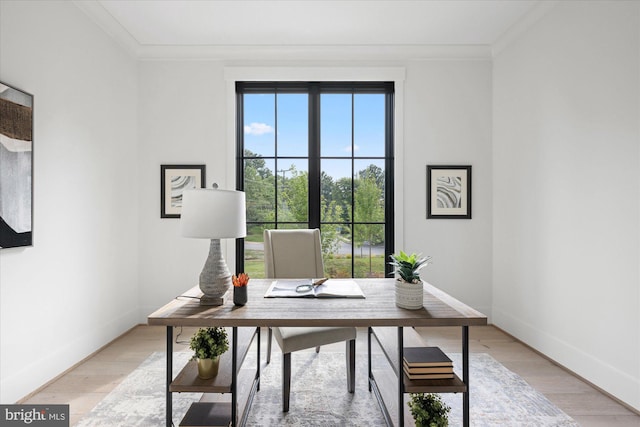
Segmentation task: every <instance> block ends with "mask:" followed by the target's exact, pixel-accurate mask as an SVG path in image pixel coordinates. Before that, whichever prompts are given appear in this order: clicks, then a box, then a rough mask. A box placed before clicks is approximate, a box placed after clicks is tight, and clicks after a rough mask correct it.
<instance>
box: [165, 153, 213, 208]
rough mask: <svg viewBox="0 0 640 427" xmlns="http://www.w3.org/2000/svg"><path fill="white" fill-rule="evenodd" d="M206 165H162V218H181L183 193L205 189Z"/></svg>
mask: <svg viewBox="0 0 640 427" xmlns="http://www.w3.org/2000/svg"><path fill="white" fill-rule="evenodd" d="M205 170H206V166H205V165H160V218H180V213H181V208H182V192H183V191H184V190H188V189H192V188H205V187H206V183H205V178H206V175H205Z"/></svg>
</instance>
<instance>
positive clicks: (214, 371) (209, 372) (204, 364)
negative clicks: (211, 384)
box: [198, 356, 220, 380]
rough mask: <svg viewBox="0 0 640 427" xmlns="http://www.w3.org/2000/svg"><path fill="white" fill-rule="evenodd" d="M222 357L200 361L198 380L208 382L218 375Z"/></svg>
mask: <svg viewBox="0 0 640 427" xmlns="http://www.w3.org/2000/svg"><path fill="white" fill-rule="evenodd" d="M219 366H220V356H216V357H214V358H213V359H198V378H200V379H202V380H208V379H211V378H213V377H215V376H216V375H218V367H219Z"/></svg>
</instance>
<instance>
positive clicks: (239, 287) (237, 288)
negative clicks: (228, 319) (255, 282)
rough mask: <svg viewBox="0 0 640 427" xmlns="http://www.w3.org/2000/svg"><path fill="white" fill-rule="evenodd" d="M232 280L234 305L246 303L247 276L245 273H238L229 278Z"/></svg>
mask: <svg viewBox="0 0 640 427" xmlns="http://www.w3.org/2000/svg"><path fill="white" fill-rule="evenodd" d="M231 281H232V282H233V303H234V304H235V305H240V306H242V305H245V304H246V303H247V284H248V283H249V276H248V275H247V273H240V274H238V275H237V276H233V277H232V278H231Z"/></svg>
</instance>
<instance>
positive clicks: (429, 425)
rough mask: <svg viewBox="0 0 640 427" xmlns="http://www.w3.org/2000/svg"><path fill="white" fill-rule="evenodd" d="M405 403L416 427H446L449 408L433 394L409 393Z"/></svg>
mask: <svg viewBox="0 0 640 427" xmlns="http://www.w3.org/2000/svg"><path fill="white" fill-rule="evenodd" d="M410 395H411V400H410V401H409V402H408V403H407V404H408V405H409V408H411V415H413V419H414V421H415V422H416V427H447V426H448V425H449V415H448V414H449V411H450V410H451V408H450V407H449V406H447V404H445V403H444V402H443V401H442V398H441V397H440V396H438V395H437V394H435V393H410Z"/></svg>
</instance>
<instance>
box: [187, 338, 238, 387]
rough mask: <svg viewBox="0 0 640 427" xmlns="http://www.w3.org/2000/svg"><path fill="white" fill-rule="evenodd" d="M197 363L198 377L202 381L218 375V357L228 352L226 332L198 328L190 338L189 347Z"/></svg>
mask: <svg viewBox="0 0 640 427" xmlns="http://www.w3.org/2000/svg"><path fill="white" fill-rule="evenodd" d="M189 347H190V348H191V350H193V351H194V352H195V354H194V355H193V358H194V359H196V360H197V361H198V376H199V377H200V378H202V379H204V380H206V379H209V378H213V377H215V376H216V375H217V374H218V366H219V364H220V355H221V354H222V353H224V352H226V351H227V350H229V338H228V337H227V331H226V330H225V329H224V328H221V327H215V328H200V329H198V331H197V332H196V333H195V334H194V335H193V336H192V337H191V343H190V345H189Z"/></svg>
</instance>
